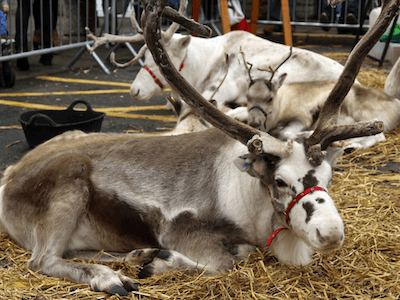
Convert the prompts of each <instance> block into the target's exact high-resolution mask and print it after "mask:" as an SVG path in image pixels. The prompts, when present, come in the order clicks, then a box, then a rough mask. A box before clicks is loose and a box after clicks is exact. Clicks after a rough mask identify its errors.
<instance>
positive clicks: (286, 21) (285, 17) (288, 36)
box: [281, 0, 293, 46]
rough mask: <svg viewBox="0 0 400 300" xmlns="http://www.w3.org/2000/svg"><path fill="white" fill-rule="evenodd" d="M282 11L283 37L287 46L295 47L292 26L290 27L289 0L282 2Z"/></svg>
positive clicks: (282, 0)
mask: <svg viewBox="0 0 400 300" xmlns="http://www.w3.org/2000/svg"><path fill="white" fill-rule="evenodd" d="M281 10H282V23H283V37H284V39H285V45H288V46H293V40H292V26H290V13H289V1H288V0H281Z"/></svg>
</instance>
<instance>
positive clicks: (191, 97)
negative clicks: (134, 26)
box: [142, 0, 292, 157]
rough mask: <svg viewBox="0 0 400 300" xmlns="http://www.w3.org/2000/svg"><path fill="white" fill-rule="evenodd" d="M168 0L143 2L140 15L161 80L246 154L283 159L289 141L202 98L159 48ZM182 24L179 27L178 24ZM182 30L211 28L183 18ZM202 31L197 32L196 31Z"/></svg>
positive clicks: (160, 47)
mask: <svg viewBox="0 0 400 300" xmlns="http://www.w3.org/2000/svg"><path fill="white" fill-rule="evenodd" d="M167 1H168V0H144V6H145V15H144V16H142V27H143V28H144V37H145V41H146V44H147V46H148V48H149V50H150V52H151V53H152V55H153V57H154V60H155V62H156V63H157V65H158V66H159V68H160V71H161V73H162V74H163V75H164V77H165V79H166V80H167V81H168V83H169V84H170V85H171V87H172V88H173V89H174V90H176V91H177V92H178V93H179V95H180V96H181V97H182V99H183V100H184V101H185V102H186V103H187V104H188V105H189V106H190V107H192V108H193V109H194V110H196V111H198V113H199V114H200V115H201V116H202V117H203V118H204V119H205V120H206V121H208V122H210V123H211V124H212V125H214V126H215V127H217V128H219V129H221V130H222V131H224V132H225V133H226V134H228V135H229V136H231V137H233V138H234V139H236V140H238V141H240V142H241V143H243V144H244V145H247V146H248V148H249V151H251V152H252V153H254V154H257V155H262V154H265V153H269V154H272V155H277V156H281V157H284V156H287V155H289V154H290V153H291V151H292V142H283V141H280V140H278V139H275V138H273V137H272V136H270V135H268V134H267V133H263V132H260V131H259V130H257V129H255V128H252V127H250V126H248V125H245V124H243V123H240V122H238V121H236V120H234V119H232V118H230V117H229V116H227V115H225V114H224V113H223V112H221V111H220V110H218V109H217V108H215V107H214V105H212V104H211V103H209V102H208V101H207V100H206V99H204V98H203V97H202V96H201V95H200V94H199V93H198V92H197V90H196V89H194V88H193V86H191V85H190V84H189V83H188V82H187V81H186V80H185V79H184V78H183V77H182V76H181V75H180V73H179V72H178V70H176V69H175V67H174V66H173V64H172V63H171V61H170V59H169V57H168V54H167V52H166V51H165V48H164V46H163V41H162V39H161V34H160V28H159V26H160V18H161V14H162V13H163V10H164V7H165V5H166V3H167ZM181 25H183V24H181ZM185 27H186V28H187V29H189V30H190V31H193V32H196V33H199V34H201V33H202V31H203V30H207V31H208V33H209V36H210V35H211V29H210V28H208V27H206V26H203V25H201V24H198V23H197V22H194V21H191V20H188V19H187V23H186V24H185ZM201 27H202V28H203V29H202V30H198V29H199V28H201Z"/></svg>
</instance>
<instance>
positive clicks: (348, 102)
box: [228, 54, 400, 149]
mask: <svg viewBox="0 0 400 300" xmlns="http://www.w3.org/2000/svg"><path fill="white" fill-rule="evenodd" d="M289 57H290V54H289ZM289 57H288V58H289ZM284 63H285V60H284V61H283V62H282V64H284ZM245 65H247V63H245ZM280 66H281V65H280ZM280 66H278V67H277V68H275V69H271V68H270V69H269V70H268V71H269V72H271V75H270V77H269V78H266V77H265V76H264V77H259V78H256V79H253V78H252V76H251V75H250V71H251V68H252V67H254V66H250V68H247V73H248V75H249V78H250V85H249V89H248V91H247V100H248V102H247V107H239V108H237V109H234V110H232V111H230V112H229V113H228V115H230V116H232V117H235V118H236V119H238V120H241V121H245V122H247V124H249V125H250V126H252V127H255V128H258V129H260V130H262V131H265V132H269V133H270V134H272V135H273V136H275V137H278V138H280V139H282V140H290V139H294V138H296V137H297V136H298V135H299V134H300V133H301V132H304V134H306V132H305V131H308V130H314V127H315V122H316V120H317V117H318V114H319V113H320V110H321V108H322V107H323V105H324V103H325V101H326V99H327V97H328V95H329V93H330V91H331V90H332V88H333V87H334V85H335V83H336V82H333V81H319V82H316V81H309V82H301V83H299V82H289V83H285V79H286V77H287V73H282V72H279V70H278V69H279V67H280ZM266 71H267V70H266ZM398 78H400V77H398ZM398 78H397V80H398ZM371 120H382V121H383V123H384V131H385V132H386V131H390V130H393V129H394V128H396V127H397V126H399V125H400V100H399V99H397V98H394V97H391V96H389V95H387V94H386V93H385V92H383V91H380V90H378V89H375V88H372V87H366V86H363V85H360V84H357V83H355V84H354V85H353V86H352V87H351V89H350V91H349V93H348V94H347V95H346V97H345V99H344V101H343V103H342V105H341V108H340V114H339V118H338V121H337V122H338V124H342V125H345V124H354V123H356V122H363V121H371ZM384 139H385V136H384V134H383V133H381V134H379V135H375V136H369V137H362V138H355V139H350V140H348V141H346V142H345V143H344V144H343V145H342V147H343V148H344V149H347V148H350V149H353V148H361V147H370V146H372V145H373V144H375V143H376V142H378V141H383V140H384Z"/></svg>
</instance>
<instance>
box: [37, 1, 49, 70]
mask: <svg viewBox="0 0 400 300" xmlns="http://www.w3.org/2000/svg"><path fill="white" fill-rule="evenodd" d="M35 2H37V3H39V7H40V8H41V13H40V10H39V11H37V10H34V11H33V13H34V17H35V19H36V18H39V20H41V30H42V37H43V48H50V47H51V39H52V34H53V26H52V25H53V24H52V20H51V9H52V7H50V6H52V5H53V3H51V4H50V0H42V5H40V0H35ZM52 59H53V54H52V53H46V54H42V55H41V56H40V60H39V62H40V63H42V64H44V65H46V66H50V65H51V61H52Z"/></svg>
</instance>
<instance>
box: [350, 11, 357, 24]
mask: <svg viewBox="0 0 400 300" xmlns="http://www.w3.org/2000/svg"><path fill="white" fill-rule="evenodd" d="M347 24H358V20H357V18H356V16H355V15H354V14H352V13H349V14H348V15H347Z"/></svg>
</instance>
